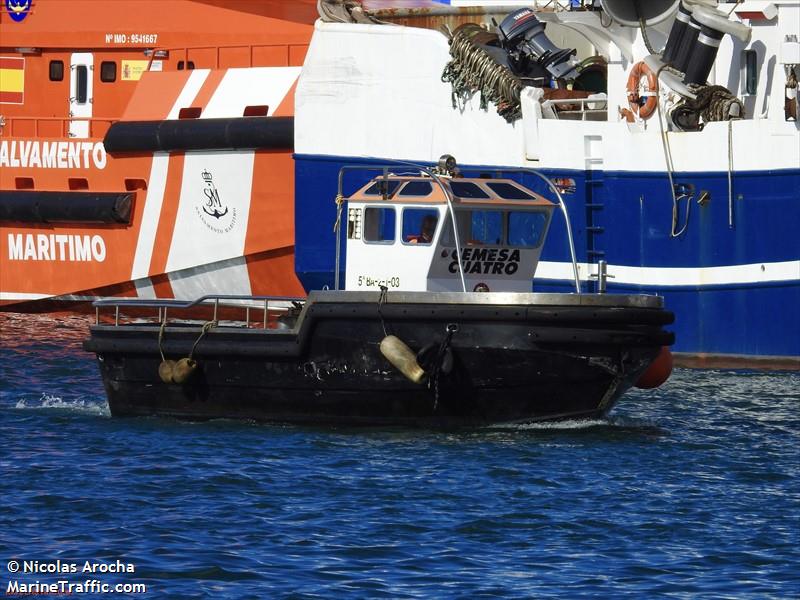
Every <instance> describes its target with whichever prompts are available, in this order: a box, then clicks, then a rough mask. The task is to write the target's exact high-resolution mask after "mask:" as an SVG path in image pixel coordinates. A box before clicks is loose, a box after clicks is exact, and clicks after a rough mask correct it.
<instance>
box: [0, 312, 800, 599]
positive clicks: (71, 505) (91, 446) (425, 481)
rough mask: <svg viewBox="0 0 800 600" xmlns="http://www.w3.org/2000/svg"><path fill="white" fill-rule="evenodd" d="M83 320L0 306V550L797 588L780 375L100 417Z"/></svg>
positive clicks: (240, 585)
mask: <svg viewBox="0 0 800 600" xmlns="http://www.w3.org/2000/svg"><path fill="white" fill-rule="evenodd" d="M86 323H87V319H84V318H83V317H79V318H75V319H66V320H65V321H63V322H62V321H59V320H58V319H54V318H53V317H44V316H37V317H24V316H23V317H19V316H15V317H13V318H12V319H11V323H10V324H9V321H8V317H3V316H0V332H3V333H4V336H3V337H2V339H0V344H3V360H2V361H0V431H1V432H2V437H3V451H2V452H0V469H1V470H0V475H2V478H3V481H4V483H5V485H6V488H8V490H9V491H8V492H7V493H5V494H3V496H2V501H1V502H2V505H0V508H1V509H2V510H0V557H12V556H14V557H21V558H30V559H38V560H55V559H57V558H60V559H61V560H62V561H63V560H74V561H79V562H82V561H85V560H87V559H88V560H99V559H102V560H108V561H114V560H116V559H117V558H119V559H121V560H123V561H126V562H133V563H134V564H135V565H136V568H137V572H136V574H135V577H133V578H129V579H128V581H135V582H146V583H147V585H148V587H149V588H150V590H151V591H155V593H156V594H157V595H163V596H171V597H181V598H195V597H196V598H201V597H209V596H216V597H231V598H234V597H264V596H270V597H286V598H310V597H339V596H343V597H353V598H363V597H370V598H381V597H386V598H412V597H414V598H416V597H424V598H427V597H458V598H462V597H478V598H481V597H486V598H488V597H498V596H500V597H563V596H565V595H566V596H569V597H596V596H607V597H612V596H613V597H617V596H626V595H627V596H632V597H654V596H661V595H673V596H678V597H695V596H705V597H736V598H747V597H750V598H762V597H776V598H784V597H791V596H792V595H793V594H795V595H796V592H797V590H798V589H800V575H798V573H800V569H798V565H800V544H798V534H797V532H798V531H800V500H798V499H799V498H800V485H799V483H800V456H799V455H798V450H797V448H798V447H799V446H798V441H800V440H798V437H800V392H798V390H800V376H798V375H795V374H768V375H765V374H752V373H739V372H715V371H705V372H692V371H684V370H678V371H676V372H675V374H674V376H673V378H672V379H671V380H670V382H669V383H668V384H667V385H666V386H664V387H663V388H661V389H659V390H655V391H652V392H644V391H638V390H633V391H631V392H630V393H629V394H627V395H626V396H625V397H623V398H622V400H621V401H620V403H619V405H618V407H617V408H616V409H615V411H614V412H613V413H612V415H611V416H610V417H609V418H607V419H595V420H590V421H565V422H561V423H537V424H530V425H518V426H513V427H498V428H486V429H480V430H469V431H460V432H431V431H403V430H391V431H385V430H349V429H336V430H329V429H323V428H301V427H287V426H274V425H256V424H252V423H239V422H232V421H218V422H211V423H180V422H177V421H173V420H169V419H111V418H109V416H108V411H107V407H106V403H105V399H104V395H103V389H102V385H101V383H100V381H99V376H98V373H97V368H96V365H95V364H94V360H93V358H92V357H91V356H90V355H88V354H86V353H84V352H83V351H82V350H81V349H80V347H79V344H80V341H81V339H82V337H83V335H84V334H85V325H86ZM56 324H58V326H56ZM9 331H11V333H13V336H9V335H8V332H9ZM28 331H31V332H33V333H32V334H31V335H29V336H28V337H27V338H24V335H25V332H28ZM45 332H47V333H45ZM9 337H11V338H13V339H11V340H10V341H8V342H7V340H9Z"/></svg>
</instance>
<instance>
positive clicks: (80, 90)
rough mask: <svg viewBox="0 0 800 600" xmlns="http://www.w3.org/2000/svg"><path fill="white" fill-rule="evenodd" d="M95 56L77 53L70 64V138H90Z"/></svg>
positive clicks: (87, 53)
mask: <svg viewBox="0 0 800 600" xmlns="http://www.w3.org/2000/svg"><path fill="white" fill-rule="evenodd" d="M93 80H94V56H93V55H92V54H91V53H89V52H76V53H75V54H73V55H72V57H71V59H70V64H69V116H70V122H69V137H74V138H88V137H89V119H91V118H92V103H93V100H94V96H93V90H92V87H93Z"/></svg>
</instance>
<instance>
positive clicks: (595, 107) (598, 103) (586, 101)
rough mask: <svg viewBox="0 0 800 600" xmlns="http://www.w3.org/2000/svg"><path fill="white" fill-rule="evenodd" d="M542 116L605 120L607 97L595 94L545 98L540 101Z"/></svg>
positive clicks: (546, 117)
mask: <svg viewBox="0 0 800 600" xmlns="http://www.w3.org/2000/svg"><path fill="white" fill-rule="evenodd" d="M576 105H577V108H576ZM542 116H543V117H544V118H545V119H563V120H570V121H606V120H607V119H608V97H607V96H606V95H605V94H597V95H596V96H594V97H589V98H564V99H560V100H545V101H543V102H542Z"/></svg>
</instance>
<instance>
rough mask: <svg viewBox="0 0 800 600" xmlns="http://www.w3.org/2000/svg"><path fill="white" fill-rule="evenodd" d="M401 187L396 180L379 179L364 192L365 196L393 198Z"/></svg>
mask: <svg viewBox="0 0 800 600" xmlns="http://www.w3.org/2000/svg"><path fill="white" fill-rule="evenodd" d="M399 185H400V182H399V181H397V180H396V179H379V180H378V181H376V182H375V183H373V184H372V185H371V186H369V187H368V188H367V189H366V190H365V191H364V195H365V196H382V197H385V198H391V197H392V195H393V194H394V193H395V192H396V191H397V187H398V186H399Z"/></svg>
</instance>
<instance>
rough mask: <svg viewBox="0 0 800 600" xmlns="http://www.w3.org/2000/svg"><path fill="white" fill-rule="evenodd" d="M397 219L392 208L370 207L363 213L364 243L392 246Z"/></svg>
mask: <svg viewBox="0 0 800 600" xmlns="http://www.w3.org/2000/svg"><path fill="white" fill-rule="evenodd" d="M396 223H397V217H396V215H395V210H394V208H393V207H383V206H370V207H368V208H367V209H366V210H365V211H364V241H365V242H371V243H373V244H392V243H394V240H395V224H396Z"/></svg>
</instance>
